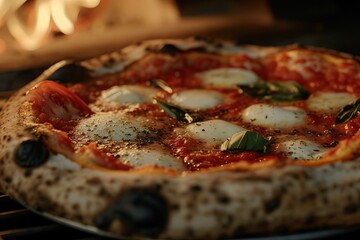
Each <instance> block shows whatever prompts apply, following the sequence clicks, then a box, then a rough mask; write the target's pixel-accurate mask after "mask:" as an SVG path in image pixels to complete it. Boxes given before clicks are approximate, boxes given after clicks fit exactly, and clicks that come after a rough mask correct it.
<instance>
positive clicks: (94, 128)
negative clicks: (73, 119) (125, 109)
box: [75, 112, 151, 141]
mask: <svg viewBox="0 0 360 240" xmlns="http://www.w3.org/2000/svg"><path fill="white" fill-rule="evenodd" d="M150 132H151V131H150V130H149V128H148V127H147V126H145V125H144V124H143V123H142V122H141V121H140V120H138V119H134V118H129V117H126V116H125V115H123V114H119V113H117V114H116V113H113V112H103V113H96V114H94V115H92V116H91V117H89V118H86V119H83V120H81V121H80V122H79V124H78V125H77V126H76V128H75V133H76V134H80V135H84V136H86V137H88V138H90V139H94V140H105V141H106V140H113V141H131V140H136V139H139V138H142V137H145V136H148V135H149V134H150Z"/></svg>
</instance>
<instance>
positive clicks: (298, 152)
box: [279, 139, 326, 160]
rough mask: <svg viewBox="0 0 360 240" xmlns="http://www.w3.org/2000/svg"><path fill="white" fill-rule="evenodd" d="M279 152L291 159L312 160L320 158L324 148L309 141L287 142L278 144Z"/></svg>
mask: <svg viewBox="0 0 360 240" xmlns="http://www.w3.org/2000/svg"><path fill="white" fill-rule="evenodd" d="M279 150H280V151H281V152H284V153H285V154H286V155H287V156H288V157H289V158H291V159H303V160H313V159H318V158H320V157H321V155H322V154H324V153H325V151H326V148H324V147H323V146H321V145H320V144H317V143H315V142H312V141H309V140H302V139H296V140H288V141H285V142H283V143H280V147H279Z"/></svg>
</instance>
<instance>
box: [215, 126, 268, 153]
mask: <svg viewBox="0 0 360 240" xmlns="http://www.w3.org/2000/svg"><path fill="white" fill-rule="evenodd" d="M268 141H269V140H268V139H266V138H263V137H261V136H260V134H258V133H257V132H254V131H247V130H244V131H241V132H238V133H235V134H234V135H232V136H231V137H230V138H228V139H227V140H226V141H225V142H224V143H223V144H222V145H221V147H220V150H221V151H232V150H242V151H251V152H265V150H266V143H267V142H268Z"/></svg>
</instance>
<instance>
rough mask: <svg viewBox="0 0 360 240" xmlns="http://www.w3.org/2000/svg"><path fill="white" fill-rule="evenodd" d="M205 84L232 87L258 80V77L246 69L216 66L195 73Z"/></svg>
mask: <svg viewBox="0 0 360 240" xmlns="http://www.w3.org/2000/svg"><path fill="white" fill-rule="evenodd" d="M196 76H197V77H198V78H200V79H201V80H202V83H203V85H205V86H215V87H221V88H232V87H234V86H236V85H244V84H249V83H255V82H257V81H259V77H258V76H257V75H256V74H255V73H253V72H251V71H248V70H245V69H240V68H218V69H212V70H209V71H205V72H201V73H198V74H197V75H196Z"/></svg>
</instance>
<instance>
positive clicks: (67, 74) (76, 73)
mask: <svg viewBox="0 0 360 240" xmlns="http://www.w3.org/2000/svg"><path fill="white" fill-rule="evenodd" d="M89 78H90V74H89V70H88V69H86V68H84V67H83V66H80V65H77V64H68V65H65V66H63V67H62V68H59V69H58V70H56V71H55V72H54V73H53V74H51V75H50V76H49V77H48V80H52V81H56V82H59V83H76V82H82V81H85V80H87V79H89Z"/></svg>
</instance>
